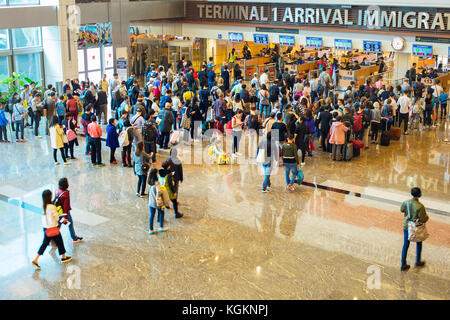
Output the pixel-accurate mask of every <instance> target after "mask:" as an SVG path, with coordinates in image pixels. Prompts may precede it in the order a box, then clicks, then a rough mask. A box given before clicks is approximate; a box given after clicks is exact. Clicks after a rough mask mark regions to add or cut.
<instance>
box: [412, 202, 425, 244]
mask: <svg viewBox="0 0 450 320" xmlns="http://www.w3.org/2000/svg"><path fill="white" fill-rule="evenodd" d="M410 205H411V202H410V201H408V205H407V208H408V218H409V219H411V212H410V211H409V207H410ZM428 236H429V234H428V230H427V228H426V226H425V223H420V222H419V219H417V220H416V221H409V222H408V240H409V241H411V242H422V241H425V240H426V239H427V238H428Z"/></svg>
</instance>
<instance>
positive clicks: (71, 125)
mask: <svg viewBox="0 0 450 320" xmlns="http://www.w3.org/2000/svg"><path fill="white" fill-rule="evenodd" d="M62 126H63V130H64V134H65V135H66V137H67V140H68V143H65V144H64V148H65V151H66V158H69V150H70V159H71V160H78V159H77V158H75V156H74V154H73V146H74V145H77V146H78V138H77V134H76V128H77V125H76V121H75V120H74V119H73V118H72V114H70V113H69V112H67V113H66V116H65V119H64V120H63V123H62Z"/></svg>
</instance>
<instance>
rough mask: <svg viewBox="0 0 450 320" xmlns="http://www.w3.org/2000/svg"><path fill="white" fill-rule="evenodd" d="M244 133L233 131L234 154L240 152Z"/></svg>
mask: <svg viewBox="0 0 450 320" xmlns="http://www.w3.org/2000/svg"><path fill="white" fill-rule="evenodd" d="M241 137H242V131H234V130H233V153H236V152H239V143H240V142H241Z"/></svg>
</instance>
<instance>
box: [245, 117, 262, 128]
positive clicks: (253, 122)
mask: <svg viewBox="0 0 450 320" xmlns="http://www.w3.org/2000/svg"><path fill="white" fill-rule="evenodd" d="M248 128H249V129H254V130H259V129H260V124H259V121H258V116H257V115H254V114H250V115H249V116H248Z"/></svg>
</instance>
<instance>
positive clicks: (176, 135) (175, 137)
mask: <svg viewBox="0 0 450 320" xmlns="http://www.w3.org/2000/svg"><path fill="white" fill-rule="evenodd" d="M179 137H180V131H178V130H177V131H174V132H173V133H172V136H171V137H170V144H171V145H173V146H174V145H176V144H177V143H178V138H179Z"/></svg>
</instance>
